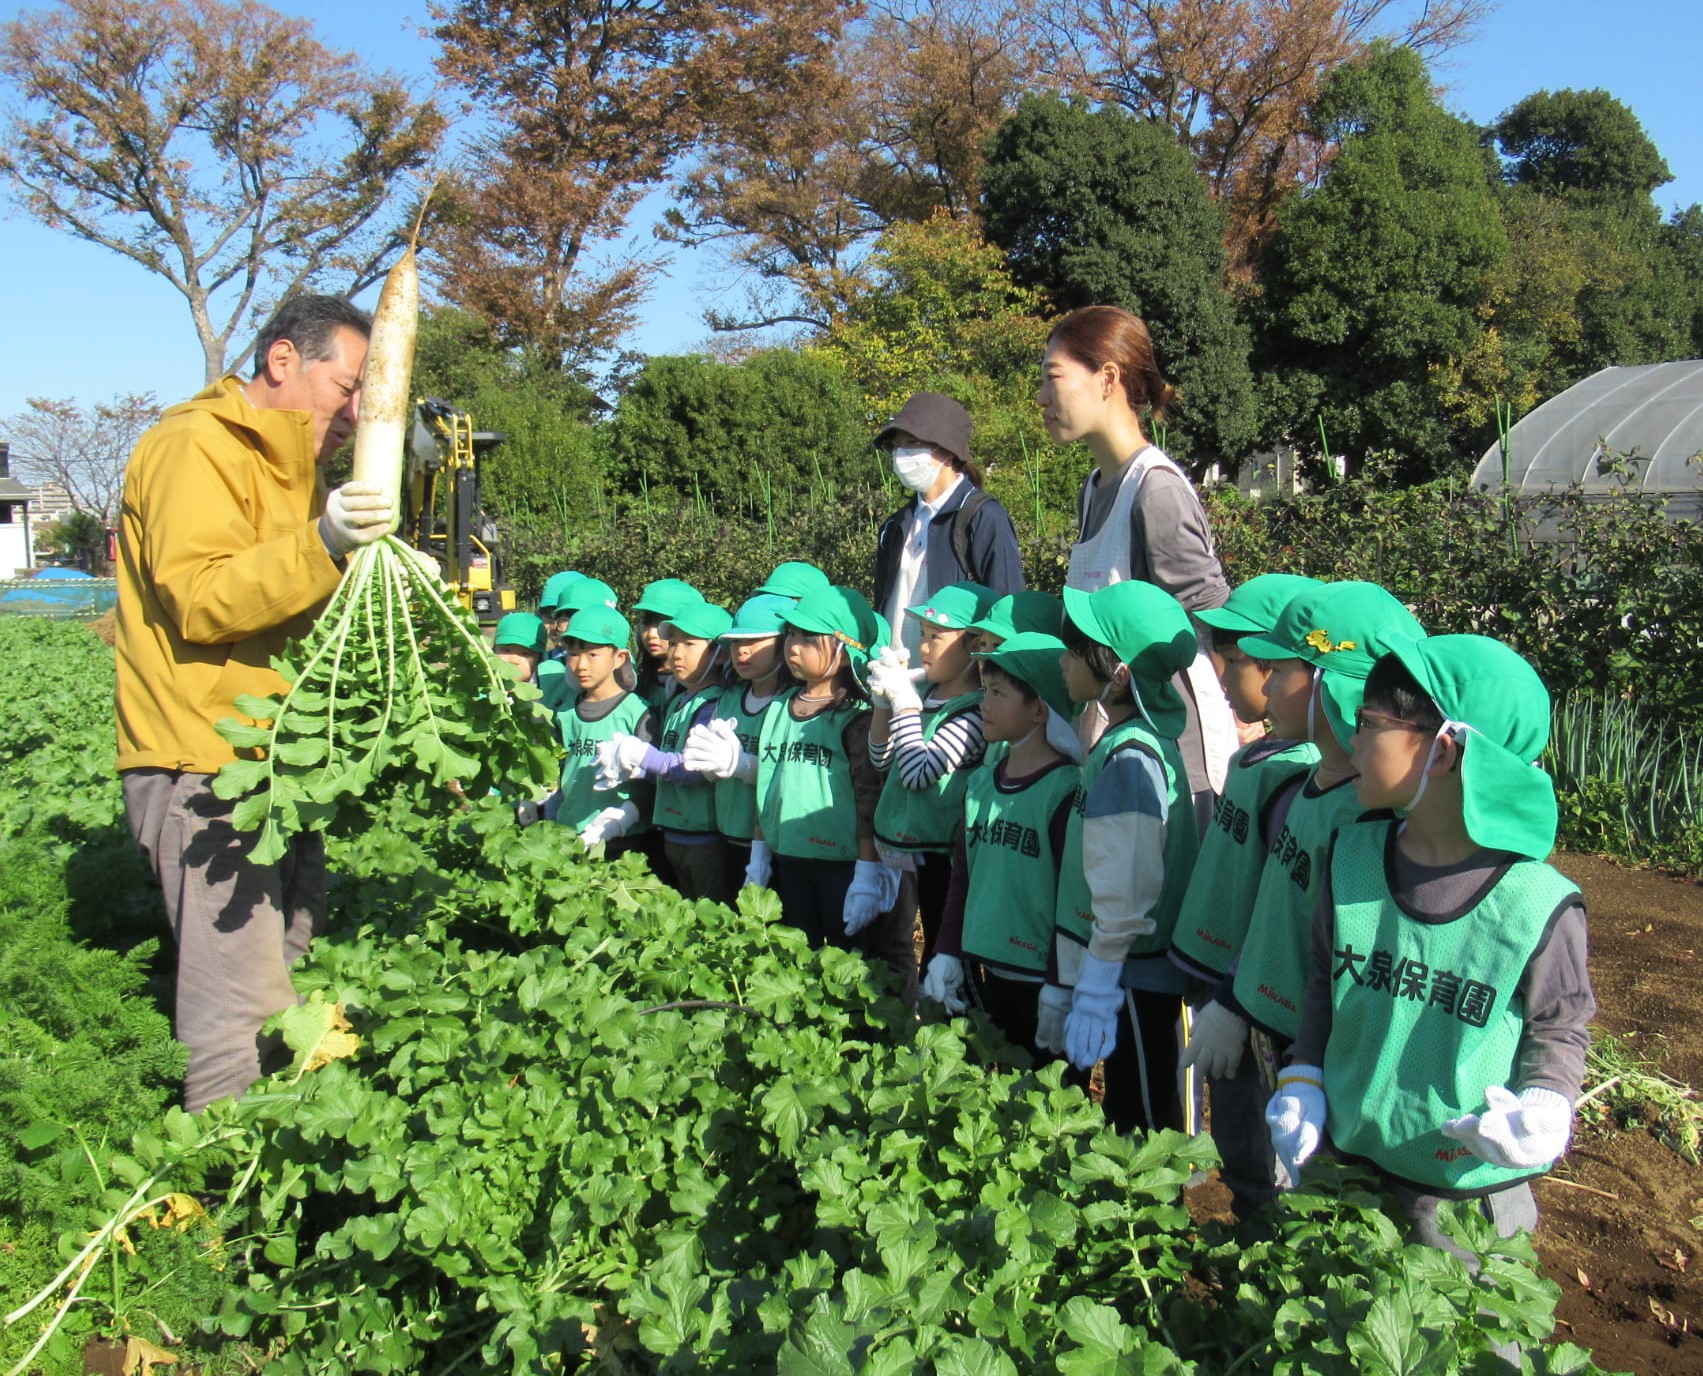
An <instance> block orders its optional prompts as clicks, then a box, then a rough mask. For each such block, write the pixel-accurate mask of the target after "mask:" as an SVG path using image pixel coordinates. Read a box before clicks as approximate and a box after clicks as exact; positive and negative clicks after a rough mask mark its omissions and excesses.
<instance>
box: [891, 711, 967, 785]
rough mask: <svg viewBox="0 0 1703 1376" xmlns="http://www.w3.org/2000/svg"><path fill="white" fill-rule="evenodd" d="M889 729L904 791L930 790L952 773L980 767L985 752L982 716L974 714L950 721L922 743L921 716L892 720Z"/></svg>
mask: <svg viewBox="0 0 1703 1376" xmlns="http://www.w3.org/2000/svg"><path fill="white" fill-rule="evenodd" d="M890 729H891V731H892V736H893V749H894V753H895V757H896V763H897V765H898V769H899V781H900V782H901V783H903V784H904V786H905V787H906V788H929V787H932V786H933V785H934V784H935V783H936V782H937V781H938V780H939V779H940V778H941V776H943V775H945V774H950V773H951V772H952V771H953V770H955V769H968V768H971V767H972V766H974V765H977V764H980V763H981V758H982V755H983V753H984V751H985V750H986V748H987V747H986V743H985V742H984V741H983V739H982V714H981V713H980V712H975V711H969V712H960V713H958V714H957V715H956V716H954V717H949V718H948V719H947V720H946V721H944V722H942V723H941V724H940V726H939V727H938V728H937V729H936V730H935V733H934V735H933V737H932V738H931V739H929V740H924V739H923V734H922V714H921V713H920V712H905V713H903V714H902V715H900V716H897V717H894V718H893V725H892V727H891V728H890Z"/></svg>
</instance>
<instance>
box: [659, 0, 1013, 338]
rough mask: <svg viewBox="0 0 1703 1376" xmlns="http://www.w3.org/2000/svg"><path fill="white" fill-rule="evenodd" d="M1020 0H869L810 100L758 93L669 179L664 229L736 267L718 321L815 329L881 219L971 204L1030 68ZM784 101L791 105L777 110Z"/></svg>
mask: <svg viewBox="0 0 1703 1376" xmlns="http://www.w3.org/2000/svg"><path fill="white" fill-rule="evenodd" d="M1031 11H1032V4H1031V2H1030V0H870V3H869V4H868V5H867V6H866V7H865V12H864V16H863V19H862V22H860V23H859V24H857V25H855V26H853V27H852V28H850V29H849V30H848V32H847V36H846V37H845V38H844V39H843V40H842V41H841V42H840V43H839V45H838V46H837V47H836V48H835V49H834V50H833V52H832V53H831V54H828V55H824V57H823V59H821V60H820V61H818V63H817V64H816V69H815V71H814V72H813V73H812V75H811V78H810V80H809V81H808V82H806V83H804V84H803V86H802V88H801V89H802V92H803V94H804V96H805V99H804V101H803V102H802V103H800V102H797V101H796V100H793V99H792V97H791V93H782V94H783V96H784V100H783V99H782V98H777V96H776V95H774V94H770V95H767V96H766V97H765V98H764V99H763V100H762V101H761V103H760V104H759V105H753V106H751V107H749V108H748V109H747V110H746V112H745V113H746V117H745V118H742V119H739V120H736V121H732V122H729V123H728V124H726V125H725V126H724V127H723V129H722V136H721V137H720V138H719V139H718V140H717V141H716V142H715V143H714V144H713V145H712V146H711V147H710V148H709V149H708V150H707V151H706V152H705V154H704V155H703V157H702V158H700V160H699V161H698V162H697V163H696V164H695V165H694V166H693V167H692V168H691V169H690V171H689V172H688V174H687V175H686V176H685V177H684V178H682V180H681V181H680V183H679V184H678V185H677V187H676V195H677V197H678V199H679V201H680V203H681V205H680V208H678V209H676V210H675V211H674V212H673V213H672V214H671V215H670V217H669V221H668V225H669V232H670V233H671V235H672V236H673V237H675V238H678V239H680V240H681V241H683V242H688V243H695V244H705V243H714V244H719V245H720V246H722V247H723V248H724V249H725V250H726V251H727V254H728V261H729V264H730V267H731V268H732V269H733V271H734V272H735V273H736V274H740V275H742V276H743V277H744V279H745V282H746V285H747V288H748V290H747V299H746V301H745V303H744V304H745V309H744V310H743V311H742V312H729V311H724V312H719V313H714V314H712V316H711V323H712V324H713V325H715V326H716V327H718V328H724V329H741V328H751V327H760V326H764V325H773V324H787V323H793V324H805V325H813V326H816V327H824V326H826V325H828V324H829V323H830V322H831V321H832V320H834V319H835V318H837V317H838V315H839V314H840V313H841V312H842V311H843V309H844V307H845V304H846V302H847V300H848V299H849V298H850V297H851V296H852V295H854V294H855V293H857V292H858V291H859V290H861V289H862V287H863V286H864V285H866V283H865V280H864V279H865V276H866V274H865V273H864V272H863V270H862V268H861V266H860V265H861V264H862V262H863V253H864V250H865V249H866V248H867V247H868V244H869V243H870V242H871V241H872V240H873V239H874V237H875V236H876V235H877V234H879V233H880V232H881V231H882V230H883V229H886V228H888V227H890V226H892V225H895V224H899V223H903V222H911V221H918V222H920V221H924V220H927V219H929V217H930V216H932V215H933V214H934V213H935V212H936V211H945V212H947V213H948V214H950V215H953V216H962V215H964V214H967V213H969V212H970V211H972V210H973V209H974V207H975V203H976V197H977V194H978V190H979V185H980V176H981V166H982V158H983V148H984V145H985V143H986V140H987V136H988V134H989V133H991V132H992V130H993V129H995V128H997V127H998V125H999V124H1000V122H1001V121H1002V120H1003V119H1005V117H1006V116H1007V115H1008V114H1009V113H1010V112H1011V110H1012V109H1013V108H1014V106H1015V104H1016V101H1017V98H1018V96H1019V95H1021V94H1022V92H1023V91H1024V90H1025V89H1032V88H1033V85H1034V83H1035V81H1036V80H1037V77H1036V67H1037V65H1038V64H1037V58H1036V41H1037V31H1036V27H1035V23H1034V21H1033V19H1032V17H1031ZM789 104H790V107H791V108H788V105H789Z"/></svg>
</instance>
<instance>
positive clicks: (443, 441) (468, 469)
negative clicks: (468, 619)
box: [400, 397, 514, 625]
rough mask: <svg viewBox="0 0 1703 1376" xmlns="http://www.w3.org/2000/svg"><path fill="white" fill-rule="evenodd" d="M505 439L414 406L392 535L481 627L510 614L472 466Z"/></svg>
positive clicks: (440, 410) (452, 414) (446, 410)
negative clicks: (397, 526) (427, 563)
mask: <svg viewBox="0 0 1703 1376" xmlns="http://www.w3.org/2000/svg"><path fill="white" fill-rule="evenodd" d="M507 438H508V436H507V435H505V434H504V433H503V432H502V431H500V430H475V429H474V428H473V418H472V417H471V416H470V415H468V414H467V412H465V411H463V410H460V409H459V408H457V407H454V406H451V405H449V403H447V402H443V401H437V400H435V399H433V398H430V397H428V398H426V399H424V400H422V401H420V402H417V403H416V404H415V407H414V429H413V432H412V433H411V434H410V436H409V440H408V467H407V474H406V478H405V480H404V482H403V492H402V507H403V510H402V529H401V532H400V533H401V535H402V537H403V538H404V539H405V540H407V541H408V543H409V544H411V545H413V546H414V548H415V549H418V550H421V551H423V552H424V553H426V554H429V555H431V556H432V558H434V559H436V560H437V561H438V566H439V568H441V569H442V570H443V577H444V582H446V583H447V584H449V587H450V590H451V591H452V592H454V594H455V595H456V598H457V599H458V600H459V601H460V603H461V605H462V606H464V607H466V608H467V609H468V610H469V611H471V612H472V613H473V614H474V616H476V617H477V618H478V619H479V621H480V623H481V624H482V625H486V624H490V623H492V622H494V621H496V620H498V619H499V618H500V617H501V616H502V615H503V613H504V612H512V611H513V610H514V589H513V588H511V587H509V586H508V585H507V584H506V583H505V582H504V580H503V576H502V561H501V559H500V557H499V554H498V549H497V527H496V523H495V522H494V521H492V520H491V518H490V517H489V516H487V515H486V514H485V509H484V507H483V506H481V505H480V502H479V477H480V473H479V468H480V463H481V461H482V459H483V458H484V456H485V454H487V453H488V452H489V451H490V450H492V449H494V448H496V446H497V445H499V444H501V443H502V442H503V441H504V440H506V439H507Z"/></svg>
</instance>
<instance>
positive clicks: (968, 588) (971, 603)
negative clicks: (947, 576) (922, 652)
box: [905, 582, 998, 631]
mask: <svg viewBox="0 0 1703 1376" xmlns="http://www.w3.org/2000/svg"><path fill="white" fill-rule="evenodd" d="M997 600H998V599H997V598H996V597H995V596H994V592H993V589H992V588H984V587H983V586H982V585H981V584H980V583H968V582H966V583H948V584H947V585H946V586H945V587H944V588H941V589H940V590H939V591H938V592H934V593H930V594H929V597H928V600H927V601H926V602H919V603H918V604H917V605H916V606H914V607H906V608H905V615H907V616H914V617H916V618H917V620H919V621H926V622H928V624H929V625H931V626H941V627H944V628H945V629H946V630H949V631H967V630H969V629H970V627H971V626H972V625H973V624H974V623H975V622H977V621H979V620H981V618H982V617H984V616H986V615H987V614H988V612H989V611H990V610H991V609H992V608H993V604H994V603H995V602H996V601H997Z"/></svg>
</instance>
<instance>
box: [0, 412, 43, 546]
mask: <svg viewBox="0 0 1703 1376" xmlns="http://www.w3.org/2000/svg"><path fill="white" fill-rule="evenodd" d="M31 500H32V498H31V495H30V491H29V489H28V488H26V487H25V486H24V485H23V484H22V483H20V482H19V481H18V480H17V479H16V478H14V477H13V476H12V455H11V446H10V445H9V444H7V443H6V442H5V441H3V440H0V578H16V577H18V576H19V575H21V574H26V573H28V572H29V571H30V570H31V569H33V568H34V567H35V541H34V539H33V538H32V532H31V529H30V526H31V519H30V502H31Z"/></svg>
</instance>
